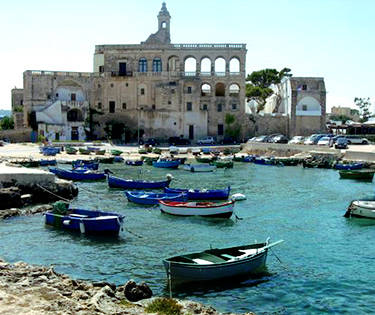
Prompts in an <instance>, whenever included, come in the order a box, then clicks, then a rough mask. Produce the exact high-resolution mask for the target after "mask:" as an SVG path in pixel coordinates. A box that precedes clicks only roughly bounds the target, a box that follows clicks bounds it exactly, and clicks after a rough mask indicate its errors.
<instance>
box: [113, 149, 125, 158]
mask: <svg viewBox="0 0 375 315" xmlns="http://www.w3.org/2000/svg"><path fill="white" fill-rule="evenodd" d="M122 153H123V152H122V151H121V150H116V149H113V150H111V154H112V155H115V156H117V155H121V154H122Z"/></svg>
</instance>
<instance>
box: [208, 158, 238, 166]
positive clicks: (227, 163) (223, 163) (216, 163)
mask: <svg viewBox="0 0 375 315" xmlns="http://www.w3.org/2000/svg"><path fill="white" fill-rule="evenodd" d="M212 165H214V166H216V167H217V168H233V165H234V163H233V161H232V160H227V159H217V160H215V161H213V162H212Z"/></svg>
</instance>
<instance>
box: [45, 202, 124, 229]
mask: <svg viewBox="0 0 375 315" xmlns="http://www.w3.org/2000/svg"><path fill="white" fill-rule="evenodd" d="M124 218H125V216H124V215H122V214H117V213H114V212H104V211H94V210H84V209H70V208H67V207H65V208H64V207H61V206H60V207H54V210H53V211H50V212H47V213H46V214H45V224H47V225H52V226H54V227H56V228H59V229H63V230H71V231H77V232H80V233H87V234H92V233H94V234H115V235H116V234H119V233H120V231H122V230H123V227H122V226H123V223H124Z"/></svg>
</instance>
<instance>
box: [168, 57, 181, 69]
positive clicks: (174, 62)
mask: <svg viewBox="0 0 375 315" xmlns="http://www.w3.org/2000/svg"><path fill="white" fill-rule="evenodd" d="M178 62H179V59H178V57H176V56H171V57H169V59H168V71H177V69H178Z"/></svg>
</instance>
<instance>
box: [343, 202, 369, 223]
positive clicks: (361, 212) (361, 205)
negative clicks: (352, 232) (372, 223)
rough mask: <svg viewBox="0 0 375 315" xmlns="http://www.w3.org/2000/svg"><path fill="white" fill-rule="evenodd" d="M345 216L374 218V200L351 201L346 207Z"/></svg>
mask: <svg viewBox="0 0 375 315" xmlns="http://www.w3.org/2000/svg"><path fill="white" fill-rule="evenodd" d="M346 216H353V217H359V218H369V219H375V201H367V200H355V201H353V202H352V203H351V204H350V206H349V208H348V214H347V215H346Z"/></svg>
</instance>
